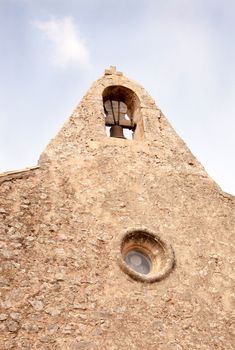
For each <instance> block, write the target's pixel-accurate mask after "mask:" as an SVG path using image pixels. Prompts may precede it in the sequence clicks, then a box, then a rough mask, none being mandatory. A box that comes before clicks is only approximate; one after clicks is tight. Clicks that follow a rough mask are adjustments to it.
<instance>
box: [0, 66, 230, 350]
mask: <svg viewBox="0 0 235 350" xmlns="http://www.w3.org/2000/svg"><path fill="white" fill-rule="evenodd" d="M106 128H107V129H110V131H109V132H110V134H111V136H114V137H108V136H107V134H106ZM125 130H128V133H129V134H132V135H133V139H132V140H130V139H125V138H123V132H124V131H125ZM234 203H235V197H233V196H232V195H229V194H226V193H224V192H222V191H221V189H220V188H219V187H218V185H217V184H216V183H215V182H214V181H213V180H212V179H211V178H210V177H209V176H208V175H207V173H206V172H205V170H204V168H203V167H202V165H201V164H200V163H199V162H198V161H197V160H196V159H195V157H194V156H193V155H192V153H191V152H190V150H189V149H188V148H187V146H186V145H185V143H184V142H183V141H182V140H181V139H180V138H179V136H178V135H177V134H176V132H175V131H174V130H173V129H172V127H171V126H170V125H169V123H168V121H167V120H166V118H165V116H164V115H163V114H162V112H161V110H160V109H159V108H158V107H157V106H156V105H155V103H154V101H153V100H152V98H151V97H150V96H149V95H148V94H147V92H146V91H145V90H144V89H143V88H142V87H141V86H139V85H138V84H137V83H135V82H133V81H131V80H129V79H128V78H126V77H125V76H123V74H122V73H120V72H117V71H116V70H115V68H114V67H111V68H110V69H108V70H106V71H105V74H104V76H103V77H101V78H100V79H98V80H97V81H96V82H95V83H94V84H93V85H92V87H91V88H90V89H89V91H88V92H87V94H86V95H85V96H84V97H83V99H82V101H81V102H80V104H79V106H78V107H77V108H76V109H75V111H74V113H73V114H72V116H71V117H70V118H69V120H68V121H67V122H66V123H65V125H64V126H63V128H62V130H61V131H60V132H59V134H58V135H57V136H56V137H55V138H54V139H53V140H52V141H51V142H50V143H49V145H48V146H47V147H46V149H45V151H44V152H43V154H42V155H41V157H40V160H39V162H38V165H37V166H35V167H34V168H28V169H25V170H22V171H16V172H10V173H4V174H1V175H0V259H1V266H0V269H1V275H0V288H1V290H0V293H1V294H0V297H1V301H0V349H2V350H5V349H21V350H31V349H43V350H46V349H59V350H60V349H61V350H64V349H70V350H76V349H87V350H96V349H97V350H98V349H99V350H102V349H104V350H105V349H107V350H119V349H120V350H121V349H125V350H126V349H128V350H131V349H137V350H140V349H145V350H194V349H200V350H213V349H226V350H232V349H234V347H233V346H234V343H233V336H234V328H233V325H232V311H233V301H234V299H233V298H234V284H233V279H232V275H233V270H232V268H233V265H232V264H233V250H232V244H233V241H234V233H235V210H234V209H235V208H234Z"/></svg>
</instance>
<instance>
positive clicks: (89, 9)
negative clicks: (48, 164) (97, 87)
mask: <svg viewBox="0 0 235 350" xmlns="http://www.w3.org/2000/svg"><path fill="white" fill-rule="evenodd" d="M234 43H235V1H234V0H223V1H222V0H220V1H217V0H187V1H186V0H164V1H163V0H161V1H160V0H141V1H140V0H125V1H124V0H119V1H113V0H109V1H108V0H101V1H98V0H97V1H95V0H86V1H79V0H0V49H1V51H0V52H1V55H0V77H1V79H0V171H1V172H4V171H8V170H15V169H21V168H24V167H27V166H32V165H35V164H36V163H37V160H38V158H39V155H40V153H41V152H42V151H43V149H44V148H45V146H46V145H47V143H48V142H49V140H50V139H51V138H52V137H54V136H55V135H56V133H57V132H58V130H59V129H60V128H61V126H62V125H63V123H64V122H65V120H66V119H67V118H68V116H69V115H70V114H71V113H72V111H73V110H74V108H75V106H76V105H77V104H78V102H79V100H80V98H81V97H82V95H83V94H84V93H85V92H86V90H87V89H88V88H89V86H90V85H91V83H92V82H93V81H94V80H96V79H97V78H98V77H100V76H101V75H102V74H103V71H104V69H105V68H107V67H108V66H109V65H116V66H117V69H118V70H121V71H122V72H124V74H125V75H127V76H128V77H130V78H132V79H134V80H136V81H138V82H139V83H141V84H142V85H143V86H144V87H145V88H146V89H147V91H148V92H149V93H150V94H151V95H152V97H153V98H154V99H155V101H156V103H157V105H158V106H159V107H160V108H161V109H162V111H163V113H164V114H165V115H166V117H167V118H168V120H169V121H170V123H171V124H172V126H173V127H174V128H175V130H176V131H177V132H178V134H179V135H180V136H181V137H182V138H183V139H184V141H185V142H186V143H187V145H188V146H189V148H190V149H191V151H192V152H193V153H194V155H195V156H196V157H197V158H198V159H199V160H200V161H201V163H202V164H203V165H204V167H205V168H206V170H207V172H208V173H209V175H210V176H212V177H213V178H214V179H215V181H216V182H217V183H218V184H219V185H220V186H221V188H222V189H223V190H224V191H226V192H229V193H232V194H235V181H234V179H235V151H234V150H235V137H234V129H235V112H234V110H235V109H234V97H235V45H234Z"/></svg>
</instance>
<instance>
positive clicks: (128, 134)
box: [103, 85, 139, 139]
mask: <svg viewBox="0 0 235 350" xmlns="http://www.w3.org/2000/svg"><path fill="white" fill-rule="evenodd" d="M103 104H104V112H105V116H106V118H105V125H106V129H107V130H108V133H109V136H110V137H118V138H129V139H132V137H133V134H134V132H135V128H136V111H137V109H138V107H139V99H138V97H137V96H136V94H135V93H134V92H133V91H132V90H130V89H128V88H126V87H124V86H117V85H114V86H109V87H107V88H106V89H105V90H104V92H103Z"/></svg>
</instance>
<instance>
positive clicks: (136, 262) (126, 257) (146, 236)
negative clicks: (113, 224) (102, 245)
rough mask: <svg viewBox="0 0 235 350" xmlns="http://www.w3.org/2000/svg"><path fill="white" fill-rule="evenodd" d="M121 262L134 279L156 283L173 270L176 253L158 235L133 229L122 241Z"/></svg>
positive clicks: (144, 230) (124, 269)
mask: <svg viewBox="0 0 235 350" xmlns="http://www.w3.org/2000/svg"><path fill="white" fill-rule="evenodd" d="M119 261H120V266H121V268H122V270H123V271H125V272H126V273H127V274H128V275H130V276H131V277H132V278H134V279H136V280H141V281H146V282H155V281H159V280H161V279H163V278H164V277H166V276H167V275H168V273H169V272H170V271H171V270H172V269H173V266H174V253H173V250H172V248H171V246H170V245H169V244H167V243H166V242H165V241H163V240H162V239H161V238H160V237H159V236H158V235H156V234H154V233H152V232H150V231H149V230H146V229H134V230H133V229H131V230H128V232H127V233H126V234H125V235H124V237H123V239H122V243H121V257H120V259H119Z"/></svg>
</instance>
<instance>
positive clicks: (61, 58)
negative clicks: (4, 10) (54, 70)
mask: <svg viewBox="0 0 235 350" xmlns="http://www.w3.org/2000/svg"><path fill="white" fill-rule="evenodd" d="M33 24H34V26H35V27H36V28H38V29H39V30H41V31H42V32H43V33H44V34H45V36H46V38H47V40H48V41H49V42H50V43H51V44H52V47H51V59H52V63H53V64H55V65H56V66H59V67H67V66H69V65H71V64H74V63H79V64H80V65H81V66H83V67H84V66H88V65H89V60H90V57H89V56H90V55H89V50H88V48H87V46H86V44H85V42H84V39H83V38H82V37H81V35H80V32H79V30H78V28H77V27H76V24H75V22H74V19H73V17H64V18H60V19H58V18H52V19H51V20H49V21H35V22H34V23H33Z"/></svg>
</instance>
